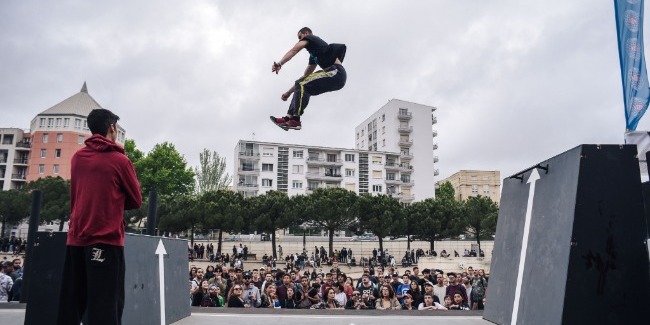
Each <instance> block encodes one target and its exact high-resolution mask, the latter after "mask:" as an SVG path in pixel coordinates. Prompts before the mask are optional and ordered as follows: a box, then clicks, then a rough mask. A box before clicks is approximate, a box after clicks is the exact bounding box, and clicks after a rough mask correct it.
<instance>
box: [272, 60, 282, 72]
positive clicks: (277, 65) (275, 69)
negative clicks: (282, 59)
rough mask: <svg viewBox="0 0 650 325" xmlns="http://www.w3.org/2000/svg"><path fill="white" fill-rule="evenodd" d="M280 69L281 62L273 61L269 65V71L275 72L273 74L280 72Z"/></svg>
mask: <svg viewBox="0 0 650 325" xmlns="http://www.w3.org/2000/svg"><path fill="white" fill-rule="evenodd" d="M280 69H282V64H280V63H278V62H273V66H272V67H271V72H275V74H278V72H280Z"/></svg>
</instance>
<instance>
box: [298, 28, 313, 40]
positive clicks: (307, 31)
mask: <svg viewBox="0 0 650 325" xmlns="http://www.w3.org/2000/svg"><path fill="white" fill-rule="evenodd" d="M311 34H312V32H311V29H309V27H303V28H301V29H300V30H299V31H298V39H299V40H302V38H303V37H305V36H307V35H311Z"/></svg>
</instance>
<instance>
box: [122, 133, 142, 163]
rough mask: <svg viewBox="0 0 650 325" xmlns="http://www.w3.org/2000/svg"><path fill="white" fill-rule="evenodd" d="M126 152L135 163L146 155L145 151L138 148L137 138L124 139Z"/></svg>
mask: <svg viewBox="0 0 650 325" xmlns="http://www.w3.org/2000/svg"><path fill="white" fill-rule="evenodd" d="M124 153H125V154H126V156H127V157H128V158H129V160H131V162H132V163H133V164H135V163H137V162H138V161H140V159H142V158H143V157H144V153H143V152H142V151H140V149H138V148H136V146H135V140H132V139H127V140H126V141H124Z"/></svg>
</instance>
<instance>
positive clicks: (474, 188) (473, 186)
mask: <svg viewBox="0 0 650 325" xmlns="http://www.w3.org/2000/svg"><path fill="white" fill-rule="evenodd" d="M472 194H478V185H472Z"/></svg>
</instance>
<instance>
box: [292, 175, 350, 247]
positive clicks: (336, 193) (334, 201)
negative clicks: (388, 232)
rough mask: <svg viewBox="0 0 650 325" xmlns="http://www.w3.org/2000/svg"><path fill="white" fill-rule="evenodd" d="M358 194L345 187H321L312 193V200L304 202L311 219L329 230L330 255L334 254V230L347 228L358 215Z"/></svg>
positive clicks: (304, 207) (305, 209)
mask: <svg viewBox="0 0 650 325" xmlns="http://www.w3.org/2000/svg"><path fill="white" fill-rule="evenodd" d="M356 201H357V194H356V193H354V192H352V191H349V190H346V189H343V188H319V189H316V190H315V191H314V192H313V193H312V194H311V195H310V202H309V203H308V204H307V203H306V201H305V202H303V204H302V205H303V209H304V211H308V215H309V216H310V217H309V220H310V221H311V222H313V223H314V224H315V225H317V226H320V227H322V228H324V229H325V230H327V233H328V237H329V255H330V256H332V255H333V254H334V248H333V247H334V232H335V231H336V230H340V229H347V228H348V227H349V226H350V225H351V224H352V223H353V222H354V221H355V220H356V217H357V211H356V210H355V204H356Z"/></svg>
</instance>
